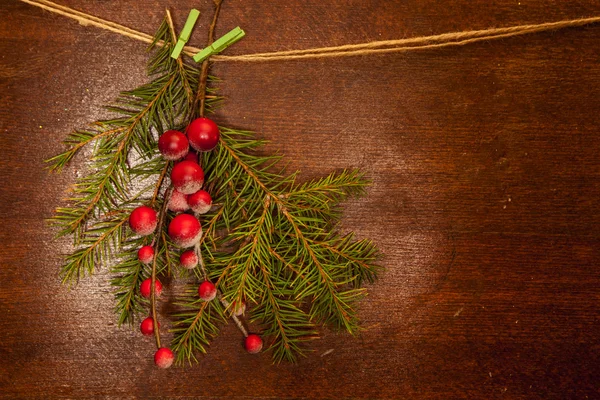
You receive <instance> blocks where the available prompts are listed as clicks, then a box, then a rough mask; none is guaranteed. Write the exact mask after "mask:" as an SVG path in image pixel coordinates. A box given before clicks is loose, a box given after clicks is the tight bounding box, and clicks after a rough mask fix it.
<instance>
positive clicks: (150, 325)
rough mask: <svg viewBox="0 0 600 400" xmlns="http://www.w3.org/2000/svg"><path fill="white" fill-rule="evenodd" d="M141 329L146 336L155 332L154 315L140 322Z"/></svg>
mask: <svg viewBox="0 0 600 400" xmlns="http://www.w3.org/2000/svg"><path fill="white" fill-rule="evenodd" d="M158 327H159V328H160V322H159V323H158ZM140 331H142V334H143V335H145V336H150V335H153V334H154V319H152V317H148V318H146V319H145V320H143V321H142V323H141V324H140Z"/></svg>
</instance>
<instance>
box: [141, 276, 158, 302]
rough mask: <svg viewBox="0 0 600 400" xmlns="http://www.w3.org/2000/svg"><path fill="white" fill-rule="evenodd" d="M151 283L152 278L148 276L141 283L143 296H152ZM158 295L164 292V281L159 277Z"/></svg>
mask: <svg viewBox="0 0 600 400" xmlns="http://www.w3.org/2000/svg"><path fill="white" fill-rule="evenodd" d="M150 285H152V279H150V278H148V279H146V280H145V281H144V282H142V284H141V285H140V293H141V294H142V296H143V297H145V298H147V299H149V298H150V294H151V293H150ZM154 287H155V288H156V295H157V296H160V294H161V293H162V283H160V281H159V280H158V279H156V280H155V285H154Z"/></svg>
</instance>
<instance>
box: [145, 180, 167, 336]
mask: <svg viewBox="0 0 600 400" xmlns="http://www.w3.org/2000/svg"><path fill="white" fill-rule="evenodd" d="M171 193H173V187H172V186H171V187H169V188H168V189H167V192H166V193H165V199H164V202H163V205H162V207H161V209H160V215H159V217H158V231H157V232H156V236H155V238H159V239H158V240H156V243H155V244H154V259H153V260H152V280H151V282H150V293H151V294H150V303H151V309H152V320H153V321H152V324H153V326H154V338H155V339H156V347H158V348H160V347H161V346H160V332H159V330H158V320H157V319H156V290H155V283H156V259H157V257H158V249H159V247H160V236H161V234H162V229H163V225H164V223H165V216H166V215H167V206H168V204H169V200H170V199H171Z"/></svg>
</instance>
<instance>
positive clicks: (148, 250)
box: [137, 246, 154, 264]
mask: <svg viewBox="0 0 600 400" xmlns="http://www.w3.org/2000/svg"><path fill="white" fill-rule="evenodd" d="M137 254H138V259H139V260H140V261H141V262H142V263H144V264H150V263H151V262H152V260H154V249H153V248H152V246H143V247H142V248H141V249H139V250H138V253H137Z"/></svg>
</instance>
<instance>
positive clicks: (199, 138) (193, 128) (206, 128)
mask: <svg viewBox="0 0 600 400" xmlns="http://www.w3.org/2000/svg"><path fill="white" fill-rule="evenodd" d="M186 132H187V135H188V140H189V142H190V145H191V146H192V147H193V148H194V149H196V150H197V151H210V150H212V149H214V148H215V147H216V146H217V144H218V143H219V137H220V136H221V134H220V133H219V127H218V126H217V124H215V123H214V122H213V121H211V120H210V119H208V118H197V119H195V120H193V121H192V123H191V124H190V125H189V126H188V128H187V131H186Z"/></svg>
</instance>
